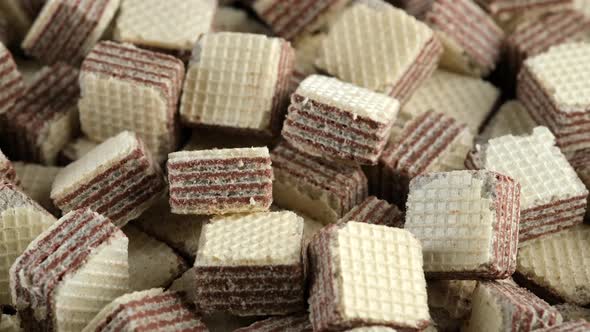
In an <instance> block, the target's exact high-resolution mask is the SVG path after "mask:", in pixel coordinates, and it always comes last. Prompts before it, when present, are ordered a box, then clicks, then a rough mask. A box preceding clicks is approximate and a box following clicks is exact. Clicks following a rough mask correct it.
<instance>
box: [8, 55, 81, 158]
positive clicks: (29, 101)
mask: <svg viewBox="0 0 590 332" xmlns="http://www.w3.org/2000/svg"><path fill="white" fill-rule="evenodd" d="M79 97H80V88H79V84H78V70H77V69H75V68H74V67H70V66H69V65H66V64H63V63H59V64H56V65H53V66H51V67H44V68H43V69H41V71H39V72H38V73H36V74H35V77H34V78H33V80H32V82H30V83H28V84H27V89H26V90H25V94H24V96H23V97H22V98H20V99H19V100H18V101H17V102H16V103H15V104H14V106H13V107H12V108H11V109H10V110H9V111H8V112H6V113H4V114H2V115H1V116H0V127H1V128H0V129H1V133H0V142H2V147H3V149H4V152H5V153H6V154H7V155H8V156H10V157H11V158H12V159H17V160H26V161H32V162H37V163H41V164H45V165H53V164H55V163H56V161H57V155H58V153H59V151H60V150H61V149H62V148H63V147H64V146H65V145H66V144H67V143H68V142H69V141H70V139H72V138H73V137H75V135H76V134H77V132H78V126H79V125H78V111H77V107H76V103H77V101H78V98H79Z"/></svg>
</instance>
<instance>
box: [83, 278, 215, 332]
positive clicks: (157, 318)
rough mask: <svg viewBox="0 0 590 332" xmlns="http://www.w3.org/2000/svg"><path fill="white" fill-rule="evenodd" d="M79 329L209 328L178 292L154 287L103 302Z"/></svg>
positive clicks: (129, 331) (123, 331)
mask: <svg viewBox="0 0 590 332" xmlns="http://www.w3.org/2000/svg"><path fill="white" fill-rule="evenodd" d="M82 331H83V332H103V331H104V332H106V331H121V332H139V331H161V332H174V331H194V332H207V331H209V330H208V329H207V327H206V326H205V324H203V322H202V321H201V317H200V316H199V315H198V314H197V313H196V311H195V310H194V307H193V306H192V305H191V304H189V303H187V302H186V300H185V299H184V298H183V297H182V295H181V294H180V293H178V292H171V291H164V290H163V289H161V288H154V289H150V290H145V291H141V292H134V293H130V294H125V295H123V296H120V297H118V298H116V299H115V300H114V301H113V302H111V303H109V304H108V305H107V306H105V307H104V308H103V309H102V310H101V311H100V312H99V313H98V314H97V315H96V317H94V318H93V319H92V321H90V323H89V324H88V325H87V326H86V327H85V328H84V329H83V330H82Z"/></svg>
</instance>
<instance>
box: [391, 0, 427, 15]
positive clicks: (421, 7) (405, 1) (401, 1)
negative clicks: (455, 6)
mask: <svg viewBox="0 0 590 332" xmlns="http://www.w3.org/2000/svg"><path fill="white" fill-rule="evenodd" d="M433 1H434V0H389V1H388V2H391V3H392V4H393V5H394V6H396V7H399V8H401V9H403V10H405V11H406V12H407V13H408V14H410V15H412V16H416V17H417V18H423V17H424V15H425V14H426V12H427V11H428V9H429V8H430V6H432V2H433Z"/></svg>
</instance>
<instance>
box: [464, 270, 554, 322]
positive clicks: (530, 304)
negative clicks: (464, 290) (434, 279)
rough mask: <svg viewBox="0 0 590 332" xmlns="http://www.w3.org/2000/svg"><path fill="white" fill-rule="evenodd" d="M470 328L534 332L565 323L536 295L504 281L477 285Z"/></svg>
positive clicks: (484, 282)
mask: <svg viewBox="0 0 590 332" xmlns="http://www.w3.org/2000/svg"><path fill="white" fill-rule="evenodd" d="M472 305H473V309H472V311H471V317H470V319H469V321H468V324H467V327H466V328H465V329H464V330H465V331H467V332H471V331H490V332H501V331H512V332H517V331H532V330H535V329H539V328H544V327H550V326H553V325H557V324H559V323H561V320H562V318H561V315H560V314H559V312H558V311H557V310H555V309H554V308H552V307H551V306H550V305H549V304H548V303H547V302H545V301H543V300H541V299H540V298H538V297H536V296H535V295H534V294H533V293H531V292H529V291H527V290H526V289H524V288H520V287H518V286H516V285H514V284H511V283H508V282H503V281H483V282H480V283H479V284H478V285H477V288H476V289H475V293H474V294H473V300H472Z"/></svg>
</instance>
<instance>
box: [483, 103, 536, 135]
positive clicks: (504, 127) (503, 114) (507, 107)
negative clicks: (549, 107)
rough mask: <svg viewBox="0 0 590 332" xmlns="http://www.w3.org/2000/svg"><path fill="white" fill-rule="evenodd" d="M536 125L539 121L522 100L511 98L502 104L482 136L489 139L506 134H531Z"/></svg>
mask: <svg viewBox="0 0 590 332" xmlns="http://www.w3.org/2000/svg"><path fill="white" fill-rule="evenodd" d="M536 126H537V123H536V122H535V120H533V118H532V117H531V116H530V114H529V113H528V111H527V110H526V108H525V107H524V106H523V105H522V103H521V102H519V101H518V100H509V101H507V102H505V103H504V104H502V106H500V109H499V110H498V112H497V113H496V114H494V116H493V117H492V119H491V120H490V122H488V124H487V125H486V126H485V127H484V130H483V132H482V133H481V135H480V137H482V138H483V139H484V140H489V139H492V138H496V137H501V136H505V135H514V136H523V135H530V134H531V133H532V132H533V129H534V128H535V127H536Z"/></svg>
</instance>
